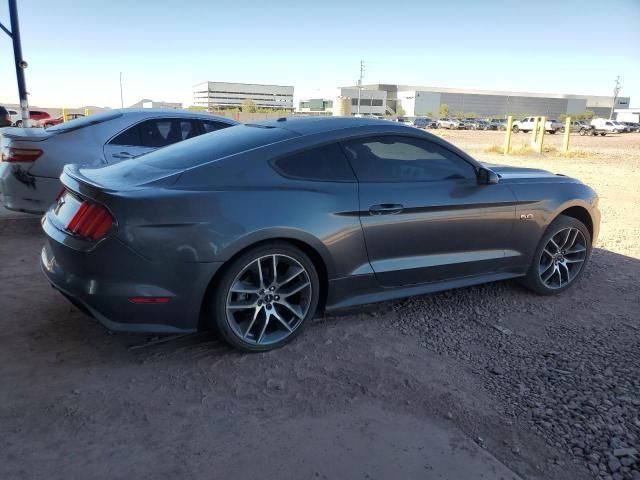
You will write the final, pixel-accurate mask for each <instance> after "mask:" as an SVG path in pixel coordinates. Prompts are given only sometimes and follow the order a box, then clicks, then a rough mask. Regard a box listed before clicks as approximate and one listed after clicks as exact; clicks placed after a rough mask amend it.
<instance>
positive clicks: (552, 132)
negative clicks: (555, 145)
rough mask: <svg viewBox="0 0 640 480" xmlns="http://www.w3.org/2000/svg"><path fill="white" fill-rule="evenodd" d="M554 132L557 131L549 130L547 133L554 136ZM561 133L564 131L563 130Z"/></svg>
mask: <svg viewBox="0 0 640 480" xmlns="http://www.w3.org/2000/svg"><path fill="white" fill-rule="evenodd" d="M556 131H557V130H549V133H550V134H551V135H555V134H556ZM563 131H564V129H563Z"/></svg>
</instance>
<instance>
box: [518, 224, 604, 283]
mask: <svg viewBox="0 0 640 480" xmlns="http://www.w3.org/2000/svg"><path fill="white" fill-rule="evenodd" d="M590 255H591V235H590V234H589V230H588V229H587V227H586V226H585V225H584V224H583V223H582V222H580V221H578V220H576V219H575V218H572V217H567V216H564V215H560V216H559V217H558V218H556V219H555V220H554V221H553V222H552V223H551V225H549V228H548V229H547V231H546V232H545V234H544V235H543V237H542V240H541V241H540V244H539V245H538V249H537V250H536V253H535V255H534V258H533V263H532V265H531V267H530V269H529V272H528V273H527V276H526V277H525V279H524V283H525V285H526V286H527V287H529V288H530V289H532V290H533V291H535V292H537V293H540V294H543V295H550V294H554V293H558V292H561V291H563V290H565V289H567V288H569V287H570V286H571V285H572V284H573V283H574V282H575V281H576V280H577V279H578V278H579V277H580V275H581V274H582V272H583V271H584V268H585V265H586V264H587V262H588V261H589V257H590Z"/></svg>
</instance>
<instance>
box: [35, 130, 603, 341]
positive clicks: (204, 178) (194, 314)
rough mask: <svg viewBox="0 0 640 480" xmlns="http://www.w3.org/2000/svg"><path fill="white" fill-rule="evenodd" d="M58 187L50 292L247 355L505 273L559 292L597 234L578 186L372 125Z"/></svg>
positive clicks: (117, 321)
mask: <svg viewBox="0 0 640 480" xmlns="http://www.w3.org/2000/svg"><path fill="white" fill-rule="evenodd" d="M61 180H62V183H63V184H64V186H65V190H64V191H63V192H62V193H61V194H60V196H59V198H58V200H57V203H55V204H54V205H53V206H52V207H51V209H50V210H49V211H48V212H47V213H46V214H45V216H44V217H43V220H42V224H43V228H44V230H45V232H46V234H47V237H48V238H47V242H46V245H45V247H44V248H43V250H42V254H41V261H42V267H43V271H44V273H45V274H46V276H47V277H48V279H49V281H50V282H51V283H52V284H53V286H54V287H55V288H56V289H58V290H59V291H60V292H61V293H62V294H63V295H65V296H66V297H67V298H68V299H69V300H71V301H72V302H73V303H74V304H75V305H77V306H78V307H80V308H81V309H83V310H84V311H85V312H87V313H89V314H90V315H92V316H94V317H95V318H97V319H98V320H99V321H101V322H102V323H103V324H104V325H106V326H107V327H108V328H110V329H113V330H127V331H142V332H160V333H175V332H191V331H195V330H199V329H209V328H215V329H217V330H218V331H219V332H220V333H221V335H222V336H223V337H224V338H225V339H226V340H227V341H228V342H229V343H231V344H232V345H234V346H235V347H237V348H240V349H242V350H245V351H264V350H270V349H273V348H276V347H279V346H281V345H283V344H285V343H286V342H288V341H290V340H291V339H293V338H294V337H295V336H296V335H297V334H299V333H300V331H301V330H302V328H303V327H304V325H305V323H307V321H308V320H309V318H310V317H312V316H313V315H314V314H315V313H316V312H317V311H318V310H320V309H323V310H325V311H331V310H335V309H338V308H343V307H349V306H353V305H359V304H365V303H371V302H377V301H381V300H389V299H394V298H400V297H405V296H410V295H419V294H424V293H428V292H435V291H439V290H444V289H450V288H457V287H464V286H468V285H474V284H478V283H484V282H491V281H496V280H503V279H507V278H514V277H521V278H522V279H523V281H524V283H525V285H527V286H528V287H529V288H531V289H532V290H534V291H536V292H538V293H540V294H551V293H558V292H561V291H563V290H564V289H566V288H568V287H569V286H571V285H572V284H574V283H575V282H576V280H577V279H578V278H579V277H580V275H581V274H582V272H583V271H584V269H585V266H586V264H587V261H588V259H589V256H590V253H591V248H592V244H593V242H594V241H595V239H596V237H597V234H598V228H599V223H600V214H599V211H598V197H597V195H596V193H595V192H594V191H593V190H592V189H591V188H589V187H588V186H586V185H584V184H583V183H581V182H579V181H578V180H575V179H572V178H568V177H565V176H563V175H556V174H553V173H549V172H547V171H544V170H537V169H530V168H513V167H503V166H497V165H495V166H494V165H491V166H488V165H483V164H481V163H479V162H477V161H476V160H474V159H473V158H471V157H470V156H469V155H467V154H466V153H464V152H463V151H461V150H459V149H458V148H456V147H455V146H453V145H451V144H450V143H448V142H446V141H444V140H442V139H441V138H438V137H436V136H434V135H432V134H429V133H427V132H424V131H421V130H418V129H416V128H411V127H407V126H404V125H402V124H398V123H392V122H388V121H383V120H373V119H365V118H337V117H336V118H286V119H285V118H281V119H278V120H275V121H267V122H262V123H258V124H254V125H238V126H234V127H230V128H226V129H224V130H219V131H217V132H213V133H209V134H206V135H202V136H200V137H197V138H194V139H190V140H186V141H184V142H181V143H178V144H176V145H172V146H168V147H165V148H163V149H161V150H158V151H156V152H152V153H149V154H147V155H144V156H143V157H140V158H138V159H134V160H127V161H124V162H121V163H118V164H115V165H112V166H107V167H104V168H86V167H78V166H74V165H67V166H66V167H65V169H64V172H63V174H62V176H61Z"/></svg>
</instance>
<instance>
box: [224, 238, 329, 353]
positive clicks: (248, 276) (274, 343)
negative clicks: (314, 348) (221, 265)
mask: <svg viewBox="0 0 640 480" xmlns="http://www.w3.org/2000/svg"><path fill="white" fill-rule="evenodd" d="M221 286H222V287H223V288H222V289H220V291H218V292H217V294H216V295H215V300H214V302H215V305H214V309H215V315H216V325H217V327H218V330H219V331H220V332H221V333H222V335H223V336H224V338H225V339H226V340H227V341H228V342H229V343H231V344H232V345H234V346H235V347H238V348H240V349H241V350H245V351H266V350H271V349H274V348H277V347H279V346H281V345H284V344H285V343H287V342H289V341H290V340H291V339H293V337H294V336H296V335H297V334H298V333H299V332H300V330H301V329H302V327H303V324H304V323H305V321H306V320H308V319H309V318H310V317H312V316H313V314H314V313H315V310H316V307H317V304H318V290H319V281H318V276H317V273H316V271H315V268H314V266H313V264H312V262H311V261H310V260H309V258H308V257H307V256H306V255H305V254H304V253H303V252H301V251H299V250H298V249H297V248H295V247H293V246H289V245H286V246H285V245H283V246H282V247H278V248H273V247H266V248H265V247H262V248H259V249H257V250H254V251H251V252H249V253H248V254H245V255H242V256H241V257H240V258H238V259H237V260H236V261H235V262H233V264H232V265H231V267H230V268H229V269H228V270H227V271H226V273H225V275H223V280H222V282H221Z"/></svg>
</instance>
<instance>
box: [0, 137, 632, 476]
mask: <svg viewBox="0 0 640 480" xmlns="http://www.w3.org/2000/svg"><path fill="white" fill-rule="evenodd" d="M444 135H445V136H446V138H447V140H449V141H451V142H453V143H454V144H456V145H458V146H460V147H462V148H463V149H465V150H467V151H469V152H470V153H472V154H473V155H475V156H476V157H477V158H479V159H480V160H482V161H487V162H492V163H509V164H517V165H523V166H534V167H540V168H545V169H549V170H552V171H554V172H560V173H564V174H567V175H570V176H575V177H577V178H579V179H581V180H583V181H584V182H586V183H588V184H589V185H591V186H592V187H594V188H595V189H596V191H597V192H598V193H599V195H600V199H601V200H600V208H601V211H602V225H601V233H600V238H599V239H598V242H597V243H596V245H595V249H594V252H593V256H592V261H591V263H590V264H589V266H588V269H587V271H586V272H585V275H584V277H583V278H582V279H581V281H580V282H579V283H578V284H577V285H575V286H574V288H572V289H570V290H569V291H567V292H565V293H563V294H561V295H559V296H554V297H539V296H536V295H534V294H532V293H530V292H529V291H527V290H525V289H523V288H521V287H520V286H519V285H518V284H517V283H516V282H499V283H495V284H490V285H483V286H478V287H472V288H466V289H459V290H455V291H449V292H443V293H441V294H437V295H425V296H421V297H414V298H410V299H405V300H400V301H394V302H386V303H381V304H377V305H373V306H368V307H366V308H362V309H357V310H353V311H347V312H343V313H341V314H340V315H336V316H326V317H324V318H317V319H315V321H314V322H312V324H311V325H309V327H308V328H307V330H306V331H305V332H304V334H303V335H301V336H300V337H299V338H298V339H297V340H296V341H295V342H293V343H292V344H290V345H288V346H286V347H285V348H282V349H280V350H277V351H274V352H270V353H266V354H254V355H242V354H239V353H237V352H235V351H233V350H231V349H230V348H229V347H227V346H225V345H224V344H223V343H222V342H221V341H219V340H218V339H217V338H216V337H215V336H214V335H213V334H209V333H202V334H196V335H190V336H185V337H181V338H173V339H170V340H169V339H167V338H158V337H150V336H145V335H133V334H113V333H110V332H108V331H107V330H106V329H104V328H103V327H102V326H100V325H99V324H98V323H97V322H95V321H94V320H92V319H90V318H88V317H86V316H84V315H83V314H82V313H80V312H79V311H78V310H76V309H75V308H74V307H73V306H71V305H70V304H69V303H68V302H67V301H66V300H65V299H64V298H62V297H61V296H60V295H59V294H58V293H57V292H55V291H53V290H52V289H51V288H50V287H49V285H48V284H47V283H46V281H45V280H44V277H43V276H42V274H41V273H40V271H39V266H38V256H39V250H40V247H41V244H42V242H43V236H42V234H41V233H40V231H39V225H38V223H37V221H36V220H34V219H20V218H10V219H2V220H0V265H2V267H1V269H0V280H1V281H2V287H3V288H2V289H1V290H0V325H1V327H2V328H0V478H2V479H14V478H15V479H27V478H49V479H53V478H61V479H62V478H64V479H69V478H94V479H96V478H105V479H115V478H154V479H157V478H231V477H233V478H257V477H263V478H331V479H344V478H365V479H386V478H427V479H430V478H449V479H459V478H514V474H512V473H511V471H512V472H517V474H518V475H519V476H520V477H522V478H529V479H542V478H544V479H547V478H548V479H556V478H557V479H585V478H615V479H634V480H638V479H640V463H639V460H638V459H639V458H640V457H638V450H640V418H639V415H640V413H639V412H640V134H627V135H620V136H610V137H604V138H602V137H598V138H591V137H579V136H572V142H573V147H574V148H575V149H577V150H580V151H582V152H586V153H585V154H586V155H587V156H586V157H585V158H557V157H554V156H537V155H532V156H529V157H509V158H504V157H502V156H501V155H497V154H488V153H485V148H486V147H487V146H488V145H491V144H500V143H501V142H502V138H503V134H502V133H498V132H445V134H444ZM547 139H548V141H550V142H552V143H558V144H559V143H560V142H561V137H560V136H556V137H552V136H548V137H547ZM527 141H528V136H525V135H524V134H521V135H520V136H516V137H515V138H514V143H515V144H516V145H517V144H518V143H525V142H527ZM165 340H169V341H165ZM461 459H464V462H462V463H467V468H466V469H465V465H460V463H461ZM495 459H497V460H498V461H499V462H500V463H494V461H495ZM474 462H475V463H474ZM501 464H504V465H506V467H505V468H504V469H502V467H501V466H500V465H501ZM509 469H510V470H511V471H510V470H509ZM474 472H475V473H474Z"/></svg>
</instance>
